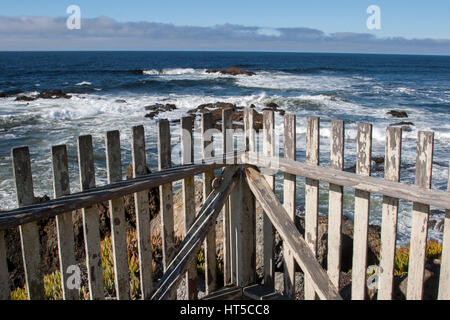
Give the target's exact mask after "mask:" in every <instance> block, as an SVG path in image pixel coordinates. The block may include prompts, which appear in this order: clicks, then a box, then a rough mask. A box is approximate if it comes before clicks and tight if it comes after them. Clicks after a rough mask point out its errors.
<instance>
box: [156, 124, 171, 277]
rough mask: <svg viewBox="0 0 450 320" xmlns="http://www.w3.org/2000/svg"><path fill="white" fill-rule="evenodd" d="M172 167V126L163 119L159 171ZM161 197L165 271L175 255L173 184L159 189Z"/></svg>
mask: <svg viewBox="0 0 450 320" xmlns="http://www.w3.org/2000/svg"><path fill="white" fill-rule="evenodd" d="M171 166H172V156H171V147H170V124H169V121H168V120H167V119H163V120H160V121H159V122H158V170H163V169H167V168H170V167H171ZM159 196H160V206H159V212H160V215H161V242H162V253H163V269H164V271H165V270H166V269H167V267H168V265H169V264H170V262H171V261H172V259H173V255H174V253H175V252H174V246H175V239H174V222H173V190H172V183H166V184H163V185H161V186H160V187H159Z"/></svg>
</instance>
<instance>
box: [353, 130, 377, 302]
mask: <svg viewBox="0 0 450 320" xmlns="http://www.w3.org/2000/svg"><path fill="white" fill-rule="evenodd" d="M356 143H357V150H356V174H359V175H362V176H370V162H371V157H372V125H371V124H368V123H359V124H358V134H357V136H356ZM369 211H370V193H369V192H366V191H362V190H358V189H356V190H355V214H354V234H353V266H352V299H353V300H364V299H365V295H366V269H367V235H368V232H369Z"/></svg>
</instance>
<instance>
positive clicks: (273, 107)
mask: <svg viewBox="0 0 450 320" xmlns="http://www.w3.org/2000/svg"><path fill="white" fill-rule="evenodd" d="M265 110H269V111H274V112H278V113H279V114H280V116H284V114H285V113H286V112H285V111H284V110H283V109H281V108H280V106H279V105H277V104H276V103H275V102H269V103H266V106H265V107H264V108H263V111H265Z"/></svg>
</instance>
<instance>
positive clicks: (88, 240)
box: [78, 135, 105, 300]
mask: <svg viewBox="0 0 450 320" xmlns="http://www.w3.org/2000/svg"><path fill="white" fill-rule="evenodd" d="M78 167H79V170H80V185H81V190H83V191H85V190H88V189H92V188H95V168H94V149H93V147H92V136H90V135H86V136H80V137H78ZM82 215H83V232H84V244H85V249H86V267H87V270H88V278H89V296H90V298H91V300H101V299H104V298H105V293H104V289H103V286H104V284H103V270H102V254H101V249H100V222H99V215H98V210H97V208H96V207H95V206H91V207H87V208H84V209H82Z"/></svg>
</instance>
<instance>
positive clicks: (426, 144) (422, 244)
mask: <svg viewBox="0 0 450 320" xmlns="http://www.w3.org/2000/svg"><path fill="white" fill-rule="evenodd" d="M433 146H434V133H433V132H423V131H419V135H418V138H417V158H416V185H418V186H420V187H424V188H427V189H429V188H430V187H431V170H432V167H433ZM429 213H430V206H429V205H426V204H422V203H417V202H414V203H413V212H412V225H411V244H410V251H409V266H408V285H407V294H406V298H407V299H408V300H422V295H423V277H424V271H425V259H426V250H427V232H428V215H429Z"/></svg>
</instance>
